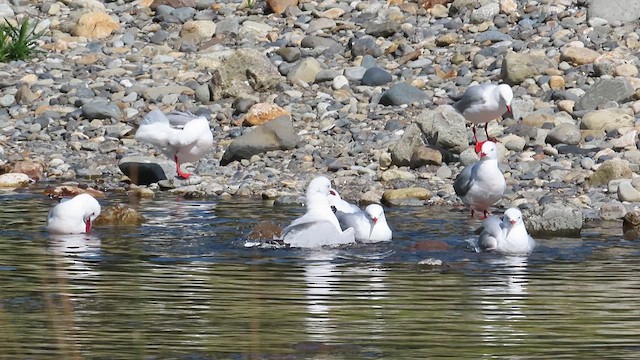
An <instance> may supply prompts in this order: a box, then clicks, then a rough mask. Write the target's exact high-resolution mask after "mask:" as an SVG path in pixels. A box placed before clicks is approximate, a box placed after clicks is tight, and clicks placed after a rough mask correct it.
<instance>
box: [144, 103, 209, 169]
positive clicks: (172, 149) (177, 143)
mask: <svg viewBox="0 0 640 360" xmlns="http://www.w3.org/2000/svg"><path fill="white" fill-rule="evenodd" d="M135 138H136V140H138V141H142V142H146V143H149V144H152V145H155V146H157V147H158V148H160V151H162V153H163V154H164V155H165V156H166V157H168V158H170V159H173V160H174V161H175V162H176V171H177V172H178V176H179V177H181V178H183V179H188V178H189V176H191V174H187V173H185V172H183V171H182V170H180V163H181V162H194V161H197V160H199V159H200V158H202V157H203V156H205V155H206V154H207V152H209V150H211V148H212V147H213V134H212V133H211V128H210V127H209V121H208V120H207V119H206V118H205V117H204V116H195V115H193V114H191V113H184V112H170V113H168V114H167V115H165V114H164V113H162V111H160V110H157V109H156V110H153V111H151V112H150V113H148V114H147V115H146V116H145V117H144V119H143V120H142V122H140V127H139V128H138V131H136V136H135Z"/></svg>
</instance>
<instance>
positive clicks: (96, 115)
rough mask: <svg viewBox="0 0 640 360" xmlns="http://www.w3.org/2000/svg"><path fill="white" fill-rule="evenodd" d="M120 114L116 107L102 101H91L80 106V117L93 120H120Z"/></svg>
mask: <svg viewBox="0 0 640 360" xmlns="http://www.w3.org/2000/svg"><path fill="white" fill-rule="evenodd" d="M121 115H122V112H121V111H120V108H119V107H118V105H116V104H114V103H111V102H106V101H102V100H98V101H91V102H88V103H85V104H84V105H82V116H84V117H85V118H87V119H89V120H93V119H120V116H121Z"/></svg>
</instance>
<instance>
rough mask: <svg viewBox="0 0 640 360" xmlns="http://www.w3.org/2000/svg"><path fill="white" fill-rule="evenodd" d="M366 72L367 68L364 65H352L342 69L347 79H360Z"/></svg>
mask: <svg viewBox="0 0 640 360" xmlns="http://www.w3.org/2000/svg"><path fill="white" fill-rule="evenodd" d="M366 72H367V68H365V67H362V66H353V67H348V68H346V69H344V76H346V77H347V79H348V80H349V81H360V80H362V78H363V77H364V73H366Z"/></svg>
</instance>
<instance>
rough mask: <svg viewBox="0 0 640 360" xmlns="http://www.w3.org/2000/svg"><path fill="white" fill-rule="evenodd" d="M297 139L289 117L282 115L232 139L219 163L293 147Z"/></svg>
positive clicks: (225, 163)
mask: <svg viewBox="0 0 640 360" xmlns="http://www.w3.org/2000/svg"><path fill="white" fill-rule="evenodd" d="M297 141H298V136H297V135H296V133H295V131H294V129H293V124H292V122H291V118H290V117H289V116H288V115H283V116H279V117H277V118H275V119H274V120H271V121H269V122H267V123H265V124H263V125H260V126H258V127H256V128H254V129H253V130H251V131H250V132H248V133H245V134H243V135H241V136H240V137H238V138H236V139H235V140H233V142H232V143H231V144H230V145H229V147H228V148H227V151H225V153H224V155H223V156H222V160H221V161H220V164H221V165H223V166H224V165H227V164H229V163H230V162H232V161H235V160H241V159H249V158H250V157H251V156H253V155H256V154H261V153H264V152H267V151H272V150H288V149H293V148H294V147H295V146H296V143H297Z"/></svg>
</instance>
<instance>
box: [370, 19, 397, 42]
mask: <svg viewBox="0 0 640 360" xmlns="http://www.w3.org/2000/svg"><path fill="white" fill-rule="evenodd" d="M364 28H365V29H366V30H365V33H366V34H367V35H371V36H374V37H385V38H386V37H390V36H393V35H395V34H396V33H397V32H399V31H400V24H399V23H397V22H395V21H385V22H382V23H377V22H373V21H370V22H368V23H366V24H365V26H364Z"/></svg>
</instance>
